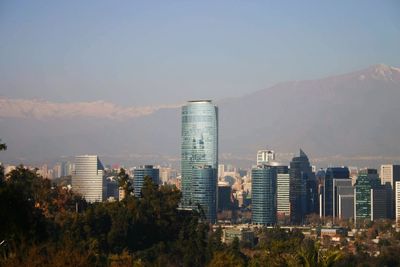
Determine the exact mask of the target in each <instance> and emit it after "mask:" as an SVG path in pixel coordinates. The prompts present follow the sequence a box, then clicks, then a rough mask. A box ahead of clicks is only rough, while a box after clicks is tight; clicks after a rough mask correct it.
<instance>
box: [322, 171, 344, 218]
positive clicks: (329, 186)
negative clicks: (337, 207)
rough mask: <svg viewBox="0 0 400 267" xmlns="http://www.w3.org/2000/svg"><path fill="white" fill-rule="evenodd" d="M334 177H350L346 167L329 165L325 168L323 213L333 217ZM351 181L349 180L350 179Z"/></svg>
mask: <svg viewBox="0 0 400 267" xmlns="http://www.w3.org/2000/svg"><path fill="white" fill-rule="evenodd" d="M334 179H350V172H349V169H348V168H347V167H330V168H327V169H326V172H325V180H324V191H323V215H324V217H327V216H330V217H331V216H332V217H334V216H335V215H336V213H335V214H334V200H335V197H334V187H333V180H334ZM350 181H351V180H350Z"/></svg>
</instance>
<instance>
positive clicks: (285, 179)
mask: <svg viewBox="0 0 400 267" xmlns="http://www.w3.org/2000/svg"><path fill="white" fill-rule="evenodd" d="M277 215H278V217H283V218H284V217H288V216H290V177H289V173H278V174H277Z"/></svg>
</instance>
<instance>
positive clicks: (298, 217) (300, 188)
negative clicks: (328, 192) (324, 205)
mask: <svg viewBox="0 0 400 267" xmlns="http://www.w3.org/2000/svg"><path fill="white" fill-rule="evenodd" d="M289 176H290V217H291V221H292V223H295V224H298V223H303V221H304V218H305V215H307V214H310V213H313V212H316V207H317V192H316V190H317V188H316V179H315V174H314V173H313V172H312V168H311V165H310V162H309V160H308V157H307V155H306V154H305V153H304V152H303V150H301V149H300V155H299V156H298V157H294V158H293V159H292V161H291V162H290V169H289Z"/></svg>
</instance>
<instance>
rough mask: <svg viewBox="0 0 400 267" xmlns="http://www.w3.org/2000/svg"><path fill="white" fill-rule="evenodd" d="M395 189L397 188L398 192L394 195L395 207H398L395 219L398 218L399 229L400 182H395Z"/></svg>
mask: <svg viewBox="0 0 400 267" xmlns="http://www.w3.org/2000/svg"><path fill="white" fill-rule="evenodd" d="M395 187H396V191H395V193H394V198H395V206H396V212H395V218H396V226H397V228H399V227H400V181H396V182H395Z"/></svg>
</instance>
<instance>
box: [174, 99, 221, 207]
mask: <svg viewBox="0 0 400 267" xmlns="http://www.w3.org/2000/svg"><path fill="white" fill-rule="evenodd" d="M181 134H182V139H181V168H182V172H181V173H182V184H181V187H182V207H183V208H194V207H196V206H197V204H198V203H196V199H194V198H193V188H194V187H193V170H197V174H199V172H201V171H200V170H201V167H203V166H209V167H210V168H211V169H215V170H217V169H218V108H217V107H216V106H214V104H213V103H212V102H211V100H195V101H189V102H188V103H187V104H186V105H185V106H183V107H182V132H181ZM199 167H200V168H199ZM213 175H215V176H216V175H217V171H213ZM196 178H199V177H196ZM202 178H203V179H210V180H211V181H206V180H204V181H203V182H204V184H206V185H209V184H214V181H216V180H217V179H216V177H210V176H202ZM197 182H198V181H197ZM216 190H217V184H216V183H215V190H214V191H213V192H214V193H215V194H216ZM213 199H216V196H213ZM210 212H211V211H210Z"/></svg>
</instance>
